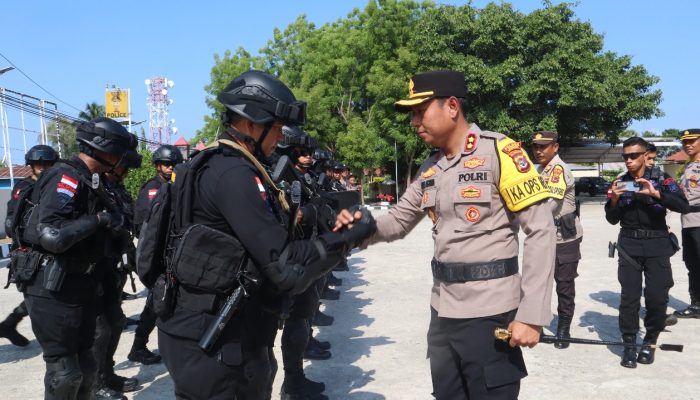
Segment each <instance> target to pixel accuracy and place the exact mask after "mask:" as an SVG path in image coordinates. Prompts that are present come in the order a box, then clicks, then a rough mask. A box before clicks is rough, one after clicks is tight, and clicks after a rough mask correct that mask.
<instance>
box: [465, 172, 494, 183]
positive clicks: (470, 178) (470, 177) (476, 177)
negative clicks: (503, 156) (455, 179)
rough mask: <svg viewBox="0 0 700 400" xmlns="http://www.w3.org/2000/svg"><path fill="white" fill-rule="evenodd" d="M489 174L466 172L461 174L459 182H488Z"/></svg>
mask: <svg viewBox="0 0 700 400" xmlns="http://www.w3.org/2000/svg"><path fill="white" fill-rule="evenodd" d="M488 181H489V173H488V172H487V171H483V172H465V173H462V174H459V182H460V183H462V182H488Z"/></svg>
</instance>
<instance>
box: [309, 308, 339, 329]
mask: <svg viewBox="0 0 700 400" xmlns="http://www.w3.org/2000/svg"><path fill="white" fill-rule="evenodd" d="M333 321H334V318H333V317H332V316H330V315H327V314H324V313H322V312H321V310H318V311H316V315H314V320H313V325H314V326H331V325H333Z"/></svg>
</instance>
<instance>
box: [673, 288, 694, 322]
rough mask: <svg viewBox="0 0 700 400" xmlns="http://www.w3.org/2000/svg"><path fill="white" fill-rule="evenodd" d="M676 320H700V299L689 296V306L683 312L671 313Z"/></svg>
mask: <svg viewBox="0 0 700 400" xmlns="http://www.w3.org/2000/svg"><path fill="white" fill-rule="evenodd" d="M673 315H675V316H676V317H678V318H700V299H698V298H697V296H694V295H692V294H691V295H690V305H689V306H688V308H686V309H685V310H680V311H675V312H674V313H673Z"/></svg>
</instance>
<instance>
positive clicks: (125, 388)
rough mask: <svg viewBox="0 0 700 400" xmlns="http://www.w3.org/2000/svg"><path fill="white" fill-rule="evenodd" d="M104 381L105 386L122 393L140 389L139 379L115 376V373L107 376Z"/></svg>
mask: <svg viewBox="0 0 700 400" xmlns="http://www.w3.org/2000/svg"><path fill="white" fill-rule="evenodd" d="M103 380H104V383H105V386H107V387H108V388H110V389H112V390H115V391H117V392H122V393H127V392H133V391H134V390H136V389H138V387H139V380H138V379H136V378H127V377H124V376H120V375H117V374H115V373H114V371H111V372H109V373H107V374H105V376H104V378H103Z"/></svg>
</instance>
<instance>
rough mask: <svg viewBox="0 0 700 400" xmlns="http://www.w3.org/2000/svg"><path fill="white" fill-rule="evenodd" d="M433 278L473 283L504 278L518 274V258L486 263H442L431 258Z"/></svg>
mask: <svg viewBox="0 0 700 400" xmlns="http://www.w3.org/2000/svg"><path fill="white" fill-rule="evenodd" d="M430 266H431V267H432V270H433V277H434V278H435V279H439V280H441V281H443V282H473V281H485V280H489V279H498V278H505V277H507V276H511V275H515V274H517V273H518V257H517V256H515V257H512V258H507V259H504V260H497V261H491V262H486V263H444V262H440V261H438V260H436V259H434V258H433V260H432V261H431V262H430Z"/></svg>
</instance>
